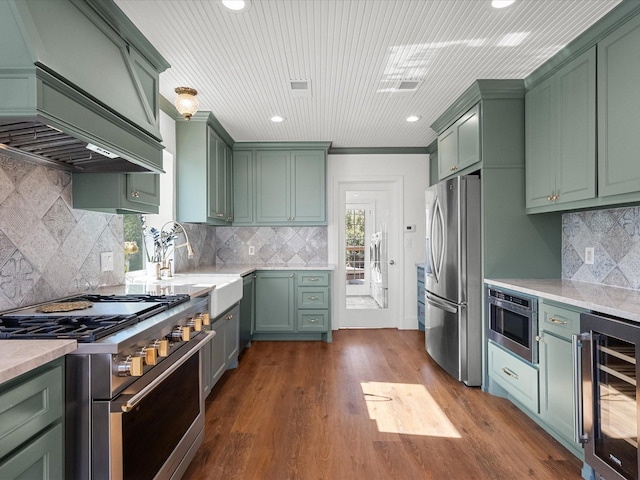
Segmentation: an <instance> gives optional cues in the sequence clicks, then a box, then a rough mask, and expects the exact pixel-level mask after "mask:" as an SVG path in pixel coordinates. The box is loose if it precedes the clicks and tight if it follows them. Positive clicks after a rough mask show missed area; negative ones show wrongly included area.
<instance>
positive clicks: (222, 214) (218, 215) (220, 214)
mask: <svg viewBox="0 0 640 480" xmlns="http://www.w3.org/2000/svg"><path fill="white" fill-rule="evenodd" d="M216 216H217V217H218V218H223V217H224V213H218V214H217V215H216Z"/></svg>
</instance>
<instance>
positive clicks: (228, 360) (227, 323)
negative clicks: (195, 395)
mask: <svg viewBox="0 0 640 480" xmlns="http://www.w3.org/2000/svg"><path fill="white" fill-rule="evenodd" d="M239 321H240V304H237V305H235V306H234V307H232V308H230V309H229V310H227V311H226V312H224V313H223V314H222V315H219V316H218V317H216V318H215V319H213V321H212V322H211V327H210V329H211V330H213V331H215V332H216V335H215V337H213V339H212V340H211V341H210V342H209V343H208V344H207V345H206V346H205V347H204V348H203V356H202V358H203V392H204V397H205V398H206V397H207V396H208V395H209V393H211V389H212V388H213V387H214V386H215V384H216V383H217V382H218V380H220V377H222V375H223V374H224V372H225V371H227V370H228V369H230V368H235V367H237V366H238V353H239V348H238V336H239V326H240V323H239Z"/></svg>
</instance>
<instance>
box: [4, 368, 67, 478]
mask: <svg viewBox="0 0 640 480" xmlns="http://www.w3.org/2000/svg"><path fill="white" fill-rule="evenodd" d="M64 370H65V369H64V359H63V358H59V359H56V360H53V361H51V362H49V363H47V364H45V365H43V366H41V367H38V368H36V369H34V370H32V371H30V372H28V373H24V374H22V375H21V376H19V377H16V378H15V379H13V380H11V381H9V382H6V383H3V384H2V385H0V478H2V479H3V480H13V479H19V478H28V479H34V480H35V479H40V478H41V479H43V480H44V479H55V478H63V477H64V420H63V419H64V375H65V373H64Z"/></svg>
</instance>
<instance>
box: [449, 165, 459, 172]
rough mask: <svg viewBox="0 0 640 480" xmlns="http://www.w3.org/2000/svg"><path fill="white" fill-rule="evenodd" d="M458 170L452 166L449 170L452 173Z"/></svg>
mask: <svg viewBox="0 0 640 480" xmlns="http://www.w3.org/2000/svg"><path fill="white" fill-rule="evenodd" d="M457 169H458V167H456V166H455V165H451V168H450V169H449V170H451V171H452V172H455V171H456V170H457Z"/></svg>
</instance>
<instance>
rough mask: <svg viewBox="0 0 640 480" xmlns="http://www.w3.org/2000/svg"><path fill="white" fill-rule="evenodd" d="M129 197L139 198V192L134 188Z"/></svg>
mask: <svg viewBox="0 0 640 480" xmlns="http://www.w3.org/2000/svg"><path fill="white" fill-rule="evenodd" d="M131 198H140V192H139V191H137V190H134V191H133V192H131Z"/></svg>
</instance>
